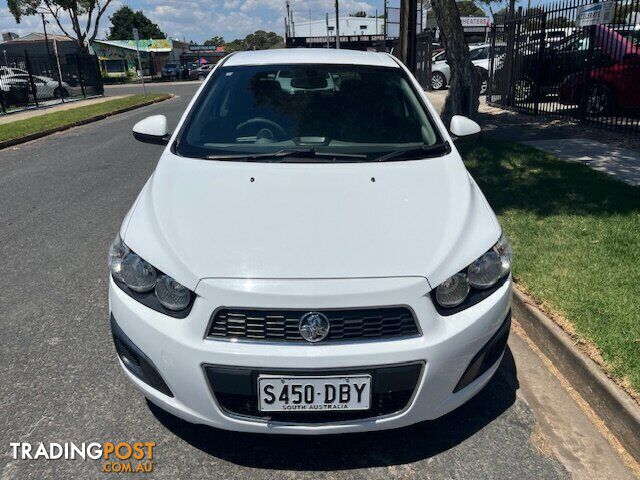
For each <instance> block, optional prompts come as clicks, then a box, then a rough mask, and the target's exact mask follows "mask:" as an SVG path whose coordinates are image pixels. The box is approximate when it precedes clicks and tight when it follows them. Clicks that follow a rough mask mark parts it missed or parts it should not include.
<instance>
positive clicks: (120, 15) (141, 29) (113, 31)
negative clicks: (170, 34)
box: [107, 5, 167, 40]
mask: <svg viewBox="0 0 640 480" xmlns="http://www.w3.org/2000/svg"><path fill="white" fill-rule="evenodd" d="M109 20H111V28H110V29H109V35H108V36H107V39H108V40H129V39H131V38H133V29H134V28H137V29H138V34H139V35H140V38H167V36H166V35H165V34H164V32H163V31H162V30H160V27H158V25H156V24H155V23H153V22H152V21H151V20H149V19H148V18H147V17H146V16H145V15H144V13H142V10H138V11H137V12H134V11H133V10H131V8H129V7H128V6H126V5H123V6H122V7H120V8H119V9H118V10H116V11H115V12H113V15H111V16H110V17H109Z"/></svg>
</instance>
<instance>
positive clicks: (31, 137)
mask: <svg viewBox="0 0 640 480" xmlns="http://www.w3.org/2000/svg"><path fill="white" fill-rule="evenodd" d="M174 97H175V95H173V94H169V96H168V97H167V98H155V99H153V100H148V101H146V102H143V103H139V104H137V105H130V106H128V107H124V108H120V109H118V110H114V111H113V112H107V113H102V114H100V115H95V116H93V117H89V118H85V119H83V120H78V121H77V122H73V123H67V124H65V125H60V126H59V127H54V128H50V129H48V130H43V131H41V132H36V133H31V134H29V135H25V136H24V137H20V138H12V139H11V140H5V141H3V142H0V150H2V149H4V148H8V147H13V146H14V145H19V144H21V143H26V142H30V141H32V140H37V139H38V138H42V137H46V136H47V135H51V134H52V133H57V132H63V131H65V130H69V129H70V128H73V127H79V126H80V125H86V124H87V123H92V122H97V121H98V120H103V119H105V118H107V117H111V116H113V115H117V114H119V113H125V112H129V111H131V110H135V109H136V108H141V107H146V106H149V105H153V104H154V103H159V102H164V101H165V100H170V99H172V98H174ZM50 113H51V112H50Z"/></svg>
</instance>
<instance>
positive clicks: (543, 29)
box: [533, 12, 547, 115]
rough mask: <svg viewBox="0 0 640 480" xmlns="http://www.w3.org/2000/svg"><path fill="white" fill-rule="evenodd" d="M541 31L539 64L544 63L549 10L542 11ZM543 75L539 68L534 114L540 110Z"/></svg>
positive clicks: (535, 86) (534, 90)
mask: <svg viewBox="0 0 640 480" xmlns="http://www.w3.org/2000/svg"><path fill="white" fill-rule="evenodd" d="M540 22H541V23H540V31H541V33H542V38H541V40H540V48H539V49H538V56H539V60H538V62H539V65H543V64H544V55H545V52H544V49H545V48H546V46H547V41H546V39H547V12H542V19H541V21H540ZM542 75H544V73H543V72H542V71H541V69H538V71H537V76H538V78H536V82H535V84H534V86H533V95H534V97H533V113H534V115H538V113H539V111H540V81H541V80H542V78H541V77H542Z"/></svg>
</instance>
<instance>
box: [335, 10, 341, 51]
mask: <svg viewBox="0 0 640 480" xmlns="http://www.w3.org/2000/svg"><path fill="white" fill-rule="evenodd" d="M336 48H337V49H339V48H340V7H338V0H336Z"/></svg>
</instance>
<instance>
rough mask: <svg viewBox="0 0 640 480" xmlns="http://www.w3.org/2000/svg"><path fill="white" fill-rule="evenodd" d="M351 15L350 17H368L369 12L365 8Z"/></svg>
mask: <svg viewBox="0 0 640 480" xmlns="http://www.w3.org/2000/svg"><path fill="white" fill-rule="evenodd" d="M349 16H350V17H366V16H367V12H365V11H364V10H360V11H359V12H354V13H350V14H349Z"/></svg>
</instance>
